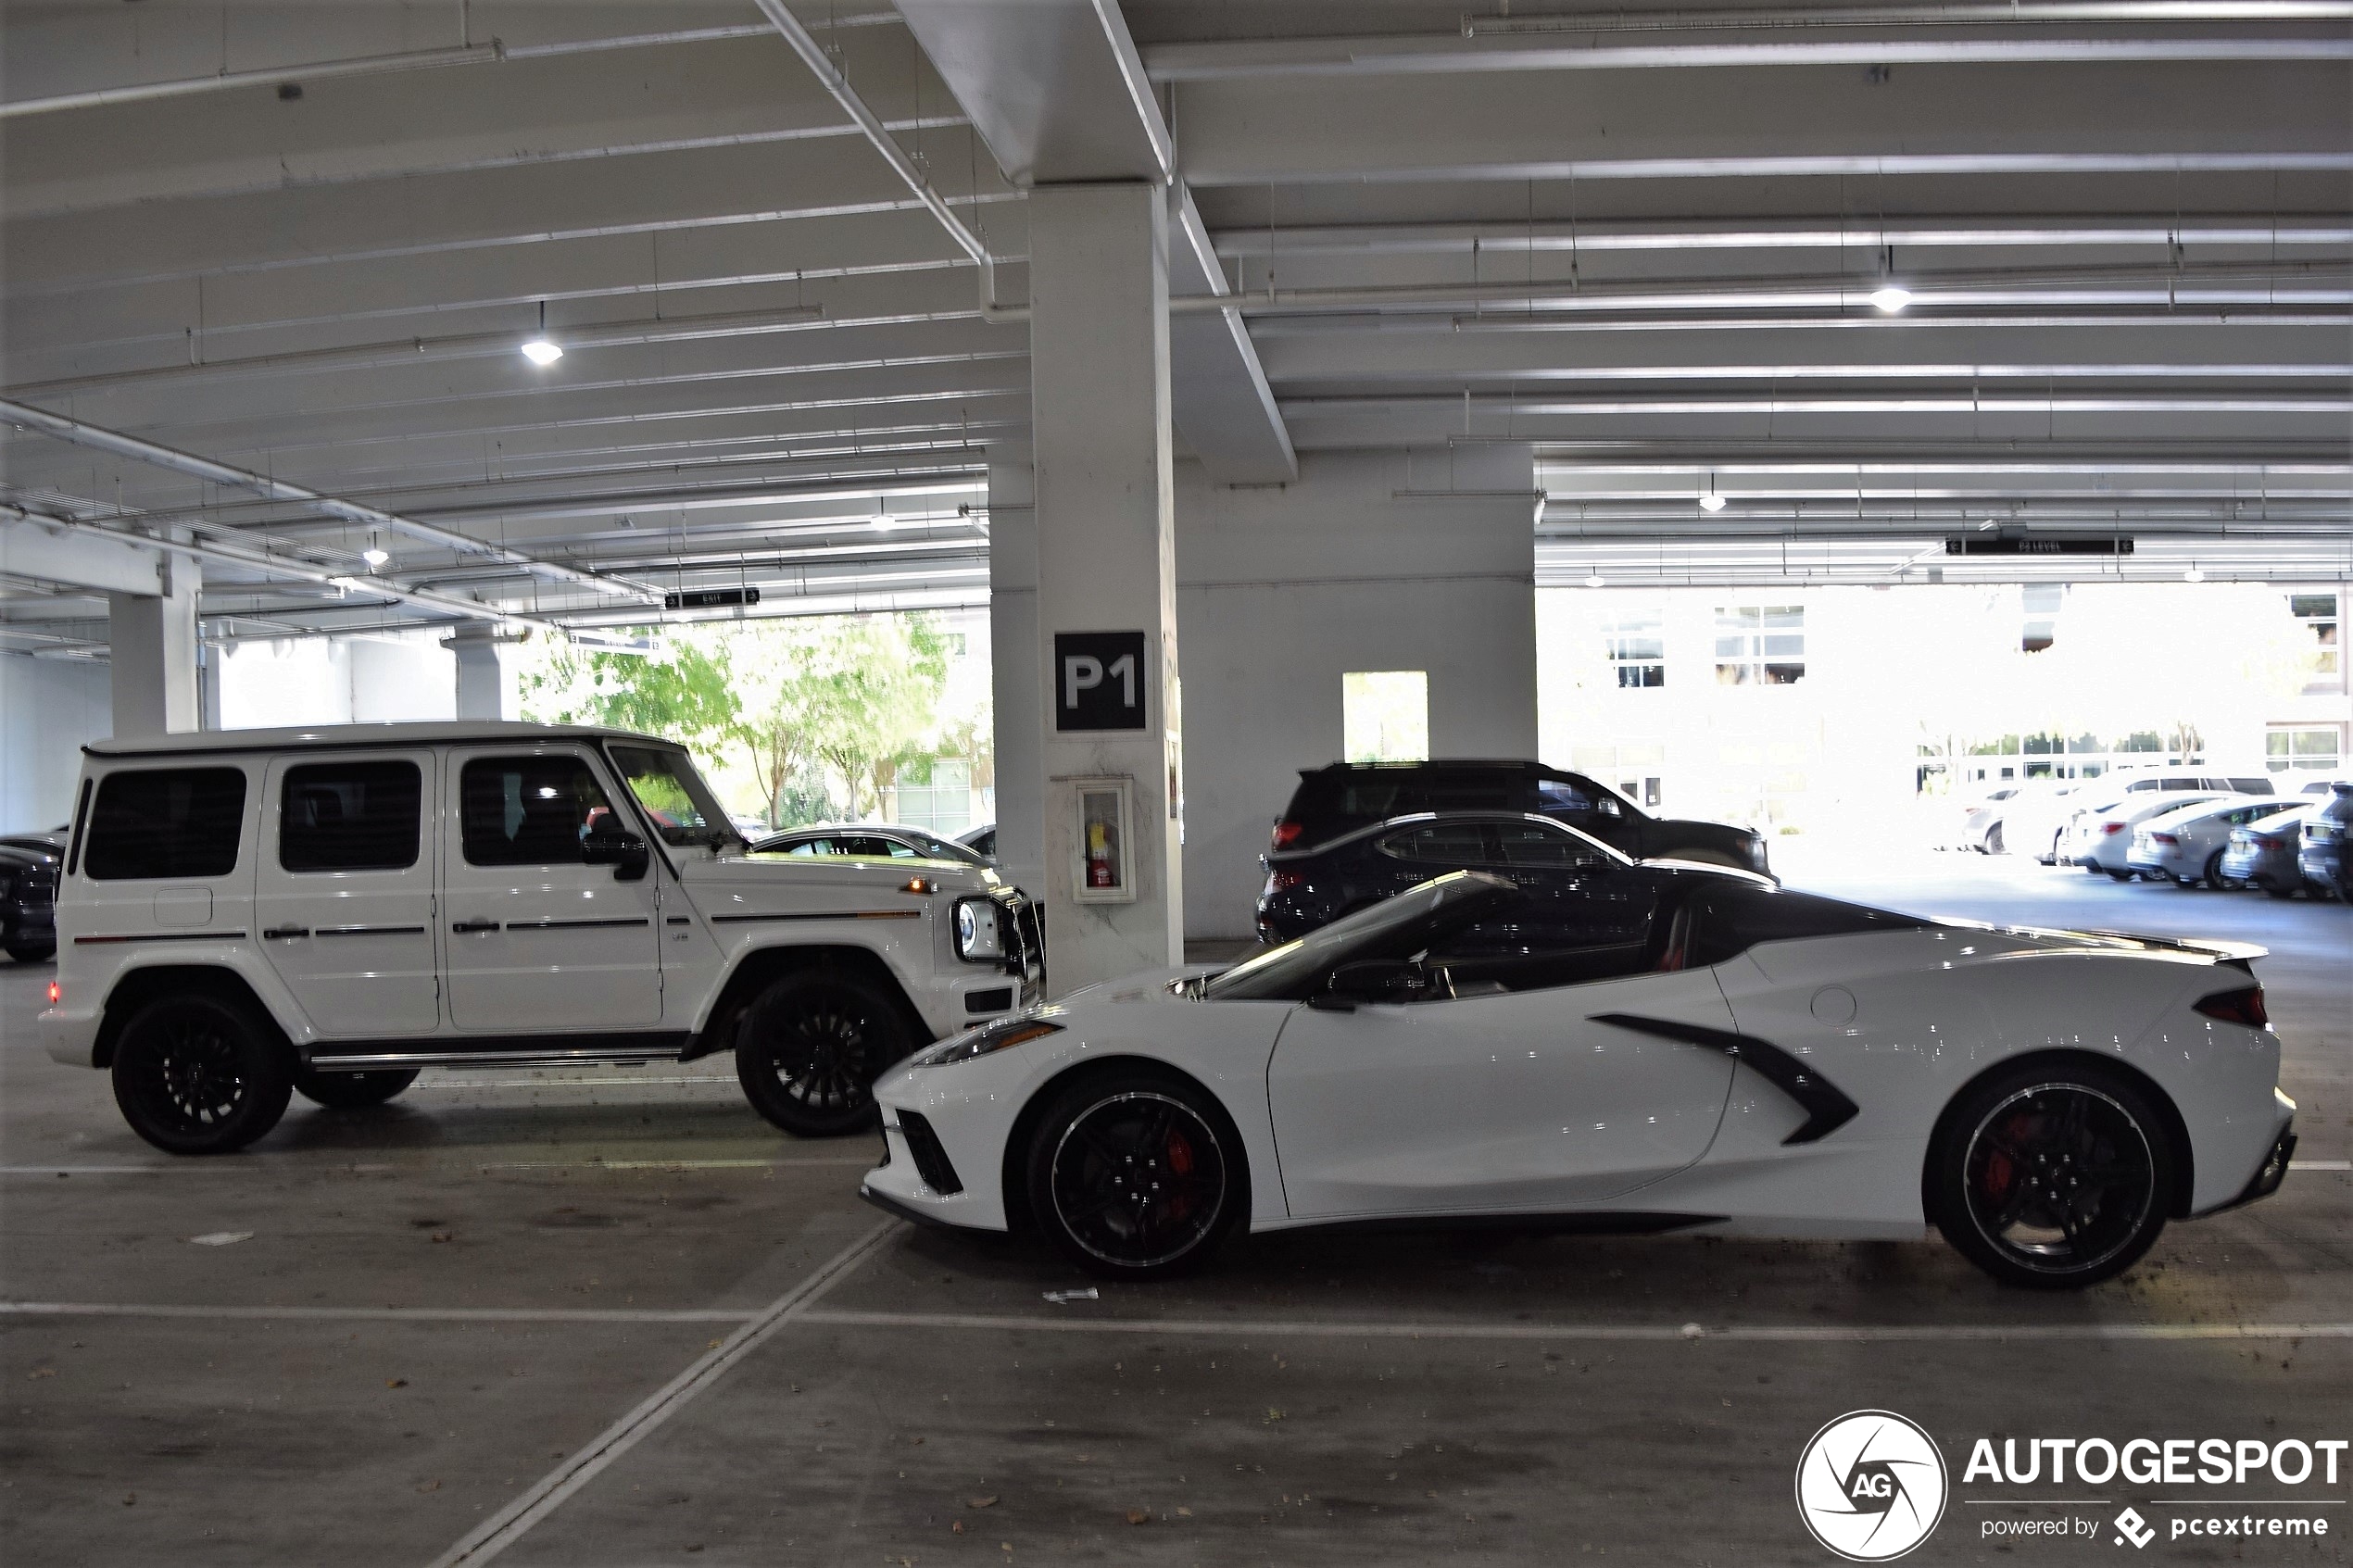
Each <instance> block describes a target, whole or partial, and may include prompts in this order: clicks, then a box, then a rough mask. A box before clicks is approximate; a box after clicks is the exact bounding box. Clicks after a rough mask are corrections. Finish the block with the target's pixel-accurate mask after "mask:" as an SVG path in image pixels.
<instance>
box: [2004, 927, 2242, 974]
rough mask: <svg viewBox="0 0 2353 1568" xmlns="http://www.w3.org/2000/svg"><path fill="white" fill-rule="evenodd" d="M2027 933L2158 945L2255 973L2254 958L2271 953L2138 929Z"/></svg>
mask: <svg viewBox="0 0 2353 1568" xmlns="http://www.w3.org/2000/svg"><path fill="white" fill-rule="evenodd" d="M2027 935H2033V936H2072V937H2077V938H2082V937H2090V938H2092V939H2093V940H2095V941H2100V942H2130V943H2132V944H2133V945H2134V946H2135V947H2162V948H2164V949H2165V950H2166V951H2168V952H2172V953H2200V954H2203V955H2205V956H2206V957H2207V958H2209V959H2212V960H2214V961H2215V962H2216V963H2219V964H2228V965H2229V966H2230V967H2231V968H2233V969H2242V970H2245V971H2246V972H2248V973H2249V974H2252V973H2254V972H2255V970H2254V963H2255V960H2257V959H2265V958H2269V957H2271V948H2269V947H2258V946H2256V945H2255V944H2254V943H2252V942H2220V941H2208V940H2205V939H2200V940H2197V941H2195V942H2193V941H2189V940H2186V939H2184V938H2183V937H2178V936H2150V935H2145V934H2143V933H2141V932H2138V931H2030V932H2028V933H2027Z"/></svg>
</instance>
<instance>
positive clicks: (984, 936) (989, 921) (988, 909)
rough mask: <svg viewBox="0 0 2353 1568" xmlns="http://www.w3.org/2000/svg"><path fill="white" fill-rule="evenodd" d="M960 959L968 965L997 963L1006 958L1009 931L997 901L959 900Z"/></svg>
mask: <svg viewBox="0 0 2353 1568" xmlns="http://www.w3.org/2000/svg"><path fill="white" fill-rule="evenodd" d="M956 956H957V957H958V958H960V959H963V960H964V961H965V962H967V963H995V962H997V961H998V960H1001V959H1003V958H1004V956H1005V928H1004V923H1003V920H1002V918H1001V917H1000V914H999V912H998V909H997V900H996V899H994V898H959V899H957V900H956Z"/></svg>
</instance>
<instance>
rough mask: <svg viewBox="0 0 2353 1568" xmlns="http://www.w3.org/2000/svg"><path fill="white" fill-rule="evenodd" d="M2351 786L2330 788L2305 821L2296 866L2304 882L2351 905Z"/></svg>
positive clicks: (2352, 794)
mask: <svg viewBox="0 0 2353 1568" xmlns="http://www.w3.org/2000/svg"><path fill="white" fill-rule="evenodd" d="M2348 840H2353V784H2334V785H2332V786H2331V787H2330V790H2329V799H2328V804H2327V805H2325V806H2322V808H2321V809H2319V810H2317V811H2315V812H2313V813H2312V815H2311V816H2310V817H2309V818H2307V819H2306V820H2305V822H2304V845H2303V847H2302V848H2301V849H2299V850H2298V851H2297V852H2296V867H2297V869H2298V870H2300V871H2301V872H2303V873H2304V880H2305V881H2306V882H2309V883H2310V884H2313V885H2314V886H2316V887H2322V888H2325V889H2327V890H2328V891H2329V892H2331V893H2333V894H2334V895H2335V896H2336V897H2339V898H2343V899H2346V900H2347V901H2348V902H2353V853H2348V848H2349V847H2353V845H2349V844H2348Z"/></svg>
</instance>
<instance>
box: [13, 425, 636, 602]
mask: <svg viewBox="0 0 2353 1568" xmlns="http://www.w3.org/2000/svg"><path fill="white" fill-rule="evenodd" d="M0 421H6V422H7V423H11V424H15V425H19V426H20V427H22V428H24V429H26V430H31V431H36V432H38V433H41V434H43V435H47V436H52V437H54V438H56V439H57V440H59V441H65V442H70V443H71V444H73V445H77V446H88V447H91V448H93V449H94V450H96V451H101V452H112V453H114V454H115V455H116V456H118V457H123V458H133V459H135V460H136V461H139V462H143V463H151V464H153V465H154V466H156V467H157V468H162V469H170V470H172V471H173V472H175V473H184V474H187V475H190V476H191V477H193V478H196V479H205V480H210V481H211V482H212V483H216V484H228V485H233V486H235V487H236V488H237V489H240V490H249V491H252V492H253V493H254V494H256V495H261V496H264V497H266V498H268V499H270V500H272V501H287V502H293V503H296V504H297V505H301V506H306V507H313V508H317V509H319V510H320V511H322V512H325V513H327V514H328V515H329V516H331V517H336V518H340V519H342V520H343V521H346V522H356V523H359V524H361V525H362V526H364V527H368V528H381V529H384V530H387V531H389V532H393V533H405V534H407V535H409V537H410V538H412V539H422V540H425V541H428V542H429V543H432V544H435V545H439V546H444V547H445V548H447V549H451V550H456V551H458V552H459V553H460V554H462V555H470V556H483V557H486V558H489V559H491V560H496V561H503V562H505V563H506V564H507V565H509V566H513V567H519V568H521V569H522V570H523V571H528V572H529V573H531V574H532V575H533V576H535V577H540V578H545V579H547V581H549V582H552V583H571V584H573V585H575V586H578V587H584V588H593V589H595V590H596V591H597V592H598V593H600V594H604V595H608V596H611V597H614V598H626V599H635V600H638V601H640V602H643V603H648V604H655V605H659V604H660V603H661V589H659V588H655V587H653V586H651V585H650V584H648V583H635V582H632V581H630V580H629V579H627V578H620V577H600V576H598V575H597V574H596V573H594V572H588V571H580V570H579V569H578V568H576V567H569V566H561V565H559V564H558V563H556V562H554V561H547V560H541V559H539V558H536V557H534V556H527V555H525V554H523V553H522V551H520V550H510V549H509V548H507V547H506V546H503V545H493V544H490V543H488V542H487V541H485V540H481V539H476V538H473V537H472V536H470V535H468V534H464V533H453V532H451V531H450V530H448V529H446V528H435V527H434V525H433V524H431V523H429V522H419V521H416V520H415V519H413V518H406V517H402V516H400V515H399V514H398V513H396V512H387V511H379V510H378V509H377V508H374V507H363V506H360V505H359V504H358V503H357V502H353V501H346V500H341V499H339V498H337V497H335V496H333V495H324V494H321V492H319V491H316V490H311V489H308V488H306V487H305V486H303V485H299V484H290V483H286V482H285V481H283V480H279V479H272V478H271V477H270V476H269V475H267V474H260V473H255V472H253V471H251V470H247V469H240V468H233V467H231V466H230V465H229V464H227V463H219V462H215V461H213V460H212V459H211V458H200V457H197V456H196V455H195V453H193V452H182V451H180V450H179V449H178V448H176V447H171V446H161V445H157V444H156V443H154V442H152V441H143V440H141V439H140V438H139V437H137V436H135V435H125V434H123V433H121V432H120V431H113V430H107V429H106V428H105V427H104V426H102V425H94V424H85V423H84V422H82V420H69V419H68V418H66V417H65V416H64V415H62V414H53V413H50V412H49V411H48V410H47V409H45V408H33V407H32V406H31V404H28V403H16V402H9V401H6V400H0Z"/></svg>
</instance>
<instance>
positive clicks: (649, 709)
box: [521, 639, 741, 745]
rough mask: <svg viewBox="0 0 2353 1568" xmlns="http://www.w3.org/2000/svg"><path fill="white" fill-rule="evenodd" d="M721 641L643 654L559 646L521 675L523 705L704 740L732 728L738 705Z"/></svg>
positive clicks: (677, 642) (673, 644) (671, 645)
mask: <svg viewBox="0 0 2353 1568" xmlns="http://www.w3.org/2000/svg"><path fill="white" fill-rule="evenodd" d="M729 654H730V649H729V648H728V647H727V646H726V645H724V644H719V645H716V646H704V645H702V644H701V643H699V642H695V641H686V640H683V639H673V640H671V641H669V642H667V643H665V644H664V645H662V646H661V647H659V648H658V649H657V650H656V651H655V652H653V653H651V654H646V655H635V654H624V653H601V652H598V651H597V650H595V649H593V648H573V647H568V648H561V649H558V650H557V651H555V652H554V653H553V654H551V655H550V656H549V658H548V659H547V662H546V663H545V664H543V665H541V666H540V667H539V668H537V669H535V670H530V671H525V672H524V674H523V676H522V683H521V684H522V702H523V706H524V709H525V710H526V711H529V712H530V713H532V715H533V716H534V717H535V718H540V719H545V720H547V721H551V722H555V723H566V724H603V725H606V726H609V727H610V728H612V729H616V730H638V731H642V732H644V733H646V734H657V735H667V736H669V737H670V738H671V739H673V740H677V741H682V742H686V743H687V744H690V745H696V744H699V745H709V744H711V743H713V742H715V741H719V740H722V739H724V738H725V737H726V736H728V735H729V734H732V733H733V730H734V727H735V725H736V721H737V717H738V715H739V713H740V710H741V704H740V703H739V702H738V701H737V699H736V692H735V682H734V674H733V671H732V670H731V669H730V668H729V666H730V663H731V660H730V658H729Z"/></svg>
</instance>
